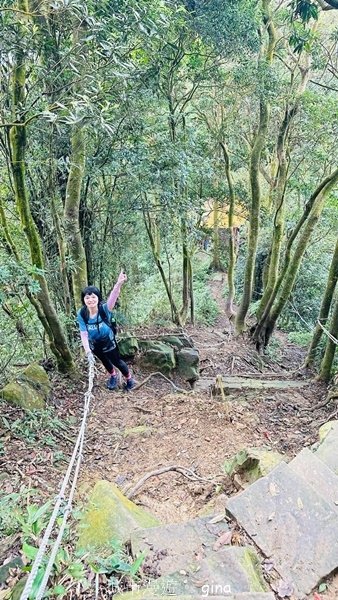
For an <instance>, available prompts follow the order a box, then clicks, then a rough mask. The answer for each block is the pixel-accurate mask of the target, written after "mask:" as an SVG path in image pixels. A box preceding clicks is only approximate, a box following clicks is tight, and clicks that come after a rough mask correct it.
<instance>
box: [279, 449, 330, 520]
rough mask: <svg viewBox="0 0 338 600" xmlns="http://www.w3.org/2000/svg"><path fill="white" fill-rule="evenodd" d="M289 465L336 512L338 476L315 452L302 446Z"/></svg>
mask: <svg viewBox="0 0 338 600" xmlns="http://www.w3.org/2000/svg"><path fill="white" fill-rule="evenodd" d="M289 467H291V468H292V469H293V471H295V473H297V474H298V475H299V476H300V477H302V479H304V480H305V481H306V482H307V483H309V484H310V485H311V486H312V487H313V488H314V490H315V491H316V492H317V493H318V494H320V495H321V496H322V498H324V500H326V502H328V504H329V505H330V506H331V508H332V509H333V510H335V511H336V512H337V513H338V477H337V475H335V474H334V472H333V471H332V470H331V469H330V468H329V467H328V466H327V465H326V464H325V463H324V462H323V461H322V460H321V459H320V458H318V454H315V453H313V452H311V451H310V450H308V449H307V448H304V450H302V451H301V452H300V453H299V454H298V455H297V456H296V458H294V459H293V460H292V461H291V462H289Z"/></svg>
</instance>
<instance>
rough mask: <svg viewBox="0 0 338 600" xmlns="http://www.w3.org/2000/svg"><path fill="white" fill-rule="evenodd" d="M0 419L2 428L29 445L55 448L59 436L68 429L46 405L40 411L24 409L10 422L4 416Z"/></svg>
mask: <svg viewBox="0 0 338 600" xmlns="http://www.w3.org/2000/svg"><path fill="white" fill-rule="evenodd" d="M1 420H2V427H3V428H5V429H7V430H8V431H10V432H11V433H12V434H14V435H15V436H16V437H18V438H21V439H24V440H25V442H26V443H27V444H29V445H35V444H36V443H39V444H41V445H42V446H47V447H52V448H57V447H58V443H59V439H60V437H62V434H63V433H66V432H68V429H69V428H68V427H67V422H64V421H61V419H59V417H58V416H57V415H56V412H55V409H54V408H52V407H46V409H44V410H41V411H40V410H36V411H34V412H28V411H27V412H26V411H25V412H23V414H22V415H21V416H20V417H19V418H17V419H15V420H14V421H12V422H9V420H8V419H7V418H6V417H4V416H2V417H1Z"/></svg>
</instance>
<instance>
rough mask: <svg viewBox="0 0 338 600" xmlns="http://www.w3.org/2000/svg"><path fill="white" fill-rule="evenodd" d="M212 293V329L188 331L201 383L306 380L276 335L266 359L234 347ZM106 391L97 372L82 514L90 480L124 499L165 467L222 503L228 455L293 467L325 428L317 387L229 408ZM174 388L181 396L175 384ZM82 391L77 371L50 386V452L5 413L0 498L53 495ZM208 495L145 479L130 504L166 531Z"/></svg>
mask: <svg viewBox="0 0 338 600" xmlns="http://www.w3.org/2000/svg"><path fill="white" fill-rule="evenodd" d="M211 287H212V294H213V296H214V298H215V300H216V301H217V302H218V304H219V306H220V316H219V318H218V319H217V321H216V323H215V324H214V325H213V326H201V325H198V326H196V327H193V326H188V327H187V328H186V331H187V333H188V334H189V335H190V336H191V338H192V339H193V341H194V344H195V346H196V347H197V348H198V349H199V351H200V367H201V376H202V377H203V376H206V377H212V376H216V375H217V374H222V375H230V374H231V375H241V376H243V375H250V376H253V377H255V376H258V375H259V376H260V377H261V378H264V377H271V376H273V375H276V376H277V375H278V378H279V379H301V378H306V379H309V381H310V380H311V377H312V374H311V373H310V372H304V370H303V369H302V364H303V360H304V351H303V350H302V349H300V348H299V347H297V346H295V345H294V344H291V343H289V342H288V340H287V336H286V335H285V334H283V333H281V332H277V334H276V339H277V341H278V343H277V345H276V343H275V344H274V346H273V352H272V351H270V353H269V355H266V356H259V355H258V354H257V353H256V351H255V350H254V348H253V346H252V345H251V344H250V342H249V339H248V338H247V337H246V336H243V337H235V336H234V333H233V327H232V324H231V323H230V322H229V320H228V319H227V318H226V317H225V316H224V299H223V297H222V289H223V288H224V284H223V281H222V275H220V274H218V276H216V277H215V279H214V280H213V281H212V282H211ZM157 333H159V334H160V333H163V330H161V329H160V328H154V327H152V328H147V329H143V330H142V334H143V335H146V334H148V335H154V334H157ZM133 368H134V375H135V378H136V379H137V381H138V382H141V381H143V380H144V379H145V377H146V376H147V375H149V373H145V372H140V371H139V370H138V367H137V365H135V366H134V367H133ZM272 374H273V375H272ZM105 381H106V374H105V373H104V371H103V369H102V368H101V367H98V373H97V378H96V382H95V387H94V400H93V405H92V411H91V414H90V418H89V423H88V430H87V435H86V443H85V453H84V458H83V463H82V471H81V476H80V483H79V485H78V498H77V501H78V503H80V504H81V502H83V501H84V500H85V497H86V495H87V492H88V491H89V489H90V488H92V486H93V484H94V483H95V481H97V480H98V479H107V480H109V481H111V482H114V483H116V484H118V485H119V487H120V488H121V490H122V491H124V490H126V489H128V487H130V486H131V485H133V484H135V483H136V482H138V481H139V480H140V479H141V478H142V477H143V476H144V475H145V474H146V473H148V472H150V471H153V470H155V469H158V468H160V467H164V466H168V465H180V466H184V467H188V468H190V469H193V470H194V472H195V473H196V474H197V475H198V476H200V477H201V478H204V479H211V480H213V479H215V480H217V483H218V484H219V483H221V484H222V486H223V489H222V491H223V492H225V493H226V494H232V493H235V492H236V491H237V490H236V487H235V486H234V483H233V482H232V481H230V480H229V479H228V478H226V477H225V475H224V472H223V469H222V466H223V464H224V462H225V461H226V460H228V459H229V458H230V457H232V456H233V455H234V454H235V453H236V452H238V451H239V450H241V449H243V448H246V447H252V446H259V447H262V446H263V447H268V448H272V449H274V450H277V451H279V452H280V453H283V454H285V455H286V458H287V459H289V458H292V457H294V456H295V455H296V454H297V453H298V452H299V451H300V450H301V449H302V448H304V447H305V446H309V445H311V444H312V443H314V442H316V441H317V439H318V429H319V427H320V426H321V425H322V424H323V423H325V422H326V421H327V420H329V419H330V418H333V416H332V414H331V413H332V406H330V405H324V400H325V397H326V388H325V386H323V385H322V384H320V383H317V382H315V381H312V380H311V382H310V384H309V385H307V386H306V387H304V388H302V389H299V390H298V389H289V390H278V391H277V392H275V391H271V390H269V391H260V390H259V391H249V390H247V391H245V392H243V391H242V392H234V393H233V394H231V396H228V397H227V398H228V402H227V406H226V405H225V404H224V403H223V402H221V401H220V399H217V397H212V396H211V395H210V393H207V392H194V393H189V394H186V395H183V394H177V393H174V390H173V388H172V387H171V385H170V384H169V383H167V382H166V381H164V380H163V379H161V378H158V377H152V378H151V379H150V380H149V381H148V382H147V383H146V384H145V385H143V386H142V387H141V388H140V389H139V390H137V391H132V392H129V393H126V392H122V391H120V392H116V391H115V392H109V391H108V390H107V389H106V388H105ZM175 382H176V384H177V385H180V386H182V387H183V386H184V384H183V383H182V381H179V380H175ZM86 385H87V376H86V367H85V365H84V373H83V378H81V381H80V382H78V383H76V384H75V383H73V382H72V383H69V382H67V381H65V380H64V379H60V378H59V377H57V376H54V381H53V403H54V406H55V407H56V412H57V415H58V419H60V421H61V422H62V421H67V423H68V424H67V431H66V432H65V431H63V430H62V429H58V426H57V424H55V427H54V429H53V436H54V438H53V439H54V440H55V439H57V442H56V444H55V443H54V444H53V443H49V442H48V435H49V434H48V429H46V430H45V429H44V428H43V426H41V424H40V425H39V426H37V427H36V430H35V433H34V435H31V436H29V434H27V435H23V431H22V428H21V429H20V426H19V425H15V423H18V421H20V418H21V417H20V415H21V414H22V413H21V411H19V410H17V409H15V408H11V407H5V409H4V410H5V415H4V416H5V418H6V421H7V425H6V426H4V427H3V425H1V423H0V426H1V429H0V439H1V441H2V443H3V448H4V452H3V454H2V456H0V459H1V465H0V468H1V475H0V477H1V488H2V489H1V491H2V493H5V494H13V493H18V492H20V490H21V491H22V490H23V489H29V488H35V489H38V490H39V493H40V494H42V495H43V496H44V497H45V498H46V499H47V498H50V497H52V495H53V494H55V491H56V490H57V486H58V482H59V481H60V479H61V476H62V473H63V471H64V470H65V469H66V467H67V459H68V457H69V456H70V453H71V451H72V443H73V440H74V438H75V437H76V432H77V422H78V418H79V414H80V413H81V406H82V399H83V391H84V390H85V388H86ZM185 387H186V389H187V390H188V388H187V386H185ZM8 425H9V428H8ZM29 426H30V425H29V424H28V425H27V427H28V428H29ZM135 428H137V429H135ZM55 436H56V437H55ZM215 489H216V485H215V483H210V482H203V481H195V482H192V481H190V480H189V479H187V478H185V477H182V476H181V475H180V474H178V473H175V472H168V473H164V474H163V475H161V476H158V477H151V478H150V479H148V480H147V481H146V483H145V484H144V485H143V486H142V487H141V489H140V490H139V492H138V493H137V495H136V496H135V498H133V500H135V501H136V502H137V503H139V504H141V505H142V506H143V507H144V508H146V509H147V510H148V511H150V512H151V513H153V514H154V515H155V516H156V517H158V518H159V519H160V520H161V521H162V522H163V523H173V522H179V521H183V520H187V519H189V518H193V517H195V516H197V514H198V512H199V511H200V510H201V509H203V507H204V506H205V504H206V503H207V502H208V501H209V500H211V499H212V498H214V499H216V496H215ZM16 543H18V540H17V539H16ZM0 550H1V546H0ZM8 551H9V552H10V549H9V550H8ZM0 558H1V553H0ZM0 564H1V561H0ZM337 596H338V584H337V582H335V581H332V582H331V584H330V586H329V589H328V591H327V592H325V593H323V594H321V595H320V598H321V600H333V599H334V598H337ZM312 597H313V596H311V598H312Z"/></svg>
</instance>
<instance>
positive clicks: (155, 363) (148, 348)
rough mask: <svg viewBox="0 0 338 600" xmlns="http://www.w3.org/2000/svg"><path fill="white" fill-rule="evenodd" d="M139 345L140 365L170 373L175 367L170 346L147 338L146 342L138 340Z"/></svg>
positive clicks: (173, 355)
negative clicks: (140, 352) (140, 353)
mask: <svg viewBox="0 0 338 600" xmlns="http://www.w3.org/2000/svg"><path fill="white" fill-rule="evenodd" d="M140 347H141V350H142V351H143V354H142V356H141V357H140V363H141V364H142V366H144V367H147V368H152V369H154V371H161V372H163V373H170V372H171V371H172V370H173V369H174V368H175V365H176V361H175V354H174V350H173V348H171V346H168V345H167V344H163V343H161V342H153V341H150V340H147V341H146V342H143V341H140Z"/></svg>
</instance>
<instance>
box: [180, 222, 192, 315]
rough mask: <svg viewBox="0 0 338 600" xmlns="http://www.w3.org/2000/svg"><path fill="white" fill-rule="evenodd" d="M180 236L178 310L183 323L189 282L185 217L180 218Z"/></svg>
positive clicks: (186, 308) (188, 293) (186, 313)
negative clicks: (180, 299)
mask: <svg viewBox="0 0 338 600" xmlns="http://www.w3.org/2000/svg"><path fill="white" fill-rule="evenodd" d="M181 236H182V258H183V261H182V262H183V264H182V279H183V281H182V308H181V310H180V322H181V324H182V325H185V323H186V320H187V316H188V310H189V301H190V283H189V249H188V240H187V227H186V222H185V219H184V218H183V217H182V218H181Z"/></svg>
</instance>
